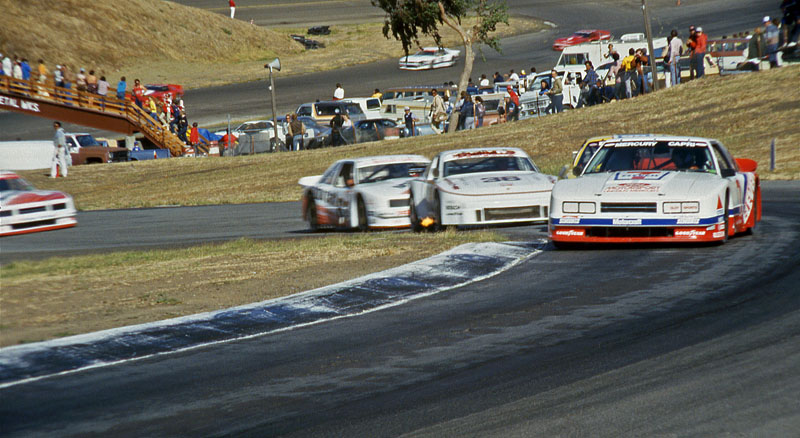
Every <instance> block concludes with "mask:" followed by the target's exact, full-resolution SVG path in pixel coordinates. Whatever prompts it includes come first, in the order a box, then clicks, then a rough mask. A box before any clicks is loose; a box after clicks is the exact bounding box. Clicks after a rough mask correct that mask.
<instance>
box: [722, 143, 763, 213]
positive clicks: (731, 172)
mask: <svg viewBox="0 0 800 438" xmlns="http://www.w3.org/2000/svg"><path fill="white" fill-rule="evenodd" d="M711 147H712V149H713V151H714V155H716V156H717V164H718V165H719V172H720V175H721V176H722V177H723V178H725V179H727V180H728V188H729V190H728V192H729V193H730V197H729V199H730V204H729V207H728V208H729V210H730V211H731V212H736V216H737V220H736V221H735V222H734V224H735V225H736V226H737V227H740V226H741V222H739V221H740V220H741V221H742V222H746V221H747V219H749V218H750V210H751V209H750V207H751V205H752V197H753V193H754V188H755V181H748V178H747V177H746V176H745V174H744V173H740V172H737V171H736V163H735V161H734V160H733V157H732V156H731V155H730V154H729V153H728V151H727V150H726V149H725V147H724V146H722V145H721V144H719V143H717V142H711ZM745 192H749V193H748V194H749V195H750V196H748V198H749V199H750V200H751V205H749V206H745V205H744V203H743V202H742V201H744V197H745ZM745 210H747V211H745ZM731 214H733V213H731Z"/></svg>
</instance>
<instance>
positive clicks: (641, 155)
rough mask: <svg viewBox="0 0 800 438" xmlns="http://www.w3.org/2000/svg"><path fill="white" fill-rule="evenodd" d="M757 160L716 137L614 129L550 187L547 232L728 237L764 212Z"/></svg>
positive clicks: (562, 236)
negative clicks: (577, 169) (577, 170)
mask: <svg viewBox="0 0 800 438" xmlns="http://www.w3.org/2000/svg"><path fill="white" fill-rule="evenodd" d="M755 170H756V162H755V161H753V160H748V159H742V158H740V159H736V160H734V159H733V157H732V156H731V154H730V153H728V151H727V150H726V149H725V147H724V146H723V145H722V143H720V142H719V141H717V140H711V139H706V138H698V137H672V136H647V137H643V136H632V135H631V136H617V137H614V138H609V139H608V140H605V141H600V143H599V148H598V149H597V151H596V152H595V153H594V155H593V156H592V158H591V159H590V160H589V162H588V164H587V165H586V166H585V167H584V168H583V172H582V174H581V175H580V176H579V177H578V178H576V179H569V180H561V181H559V182H558V183H557V184H556V186H555V187H554V188H553V197H552V200H551V203H550V221H549V235H550V239H551V240H552V241H553V243H555V244H556V245H559V244H562V243H570V242H612V243H619V242H700V241H725V240H727V239H728V236H732V235H734V234H736V233H739V232H744V231H749V230H751V229H752V228H753V227H755V225H756V222H757V221H759V220H760V218H761V188H760V186H759V179H758V175H757V174H756V173H755Z"/></svg>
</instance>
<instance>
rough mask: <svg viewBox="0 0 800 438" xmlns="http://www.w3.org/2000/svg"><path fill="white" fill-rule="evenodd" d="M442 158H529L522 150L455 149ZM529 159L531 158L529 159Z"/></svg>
mask: <svg viewBox="0 0 800 438" xmlns="http://www.w3.org/2000/svg"><path fill="white" fill-rule="evenodd" d="M439 155H440V157H441V159H442V161H450V160H457V159H459V158H469V157H476V158H479V157H501V156H508V157H528V154H526V153H525V151H523V150H522V149H520V148H471V149H455V150H450V151H444V152H441V153H440V154H439ZM528 158H529V157H528Z"/></svg>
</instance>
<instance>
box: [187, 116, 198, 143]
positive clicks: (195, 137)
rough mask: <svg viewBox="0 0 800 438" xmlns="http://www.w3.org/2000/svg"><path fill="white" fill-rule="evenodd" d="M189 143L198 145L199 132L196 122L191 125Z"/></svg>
mask: <svg viewBox="0 0 800 438" xmlns="http://www.w3.org/2000/svg"><path fill="white" fill-rule="evenodd" d="M189 143H190V144H191V145H192V146H196V145H197V144H199V143H200V130H199V129H198V128H197V122H194V123H192V132H191V133H190V134H189Z"/></svg>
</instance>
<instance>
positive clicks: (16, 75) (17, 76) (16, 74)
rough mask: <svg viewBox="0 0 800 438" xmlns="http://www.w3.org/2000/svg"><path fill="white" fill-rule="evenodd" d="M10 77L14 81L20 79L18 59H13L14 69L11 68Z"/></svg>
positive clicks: (20, 69) (20, 72) (20, 70)
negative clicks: (12, 77)
mask: <svg viewBox="0 0 800 438" xmlns="http://www.w3.org/2000/svg"><path fill="white" fill-rule="evenodd" d="M12 76H14V79H22V62H20V60H19V58H17V57H16V56H15V57H14V67H12Z"/></svg>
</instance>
